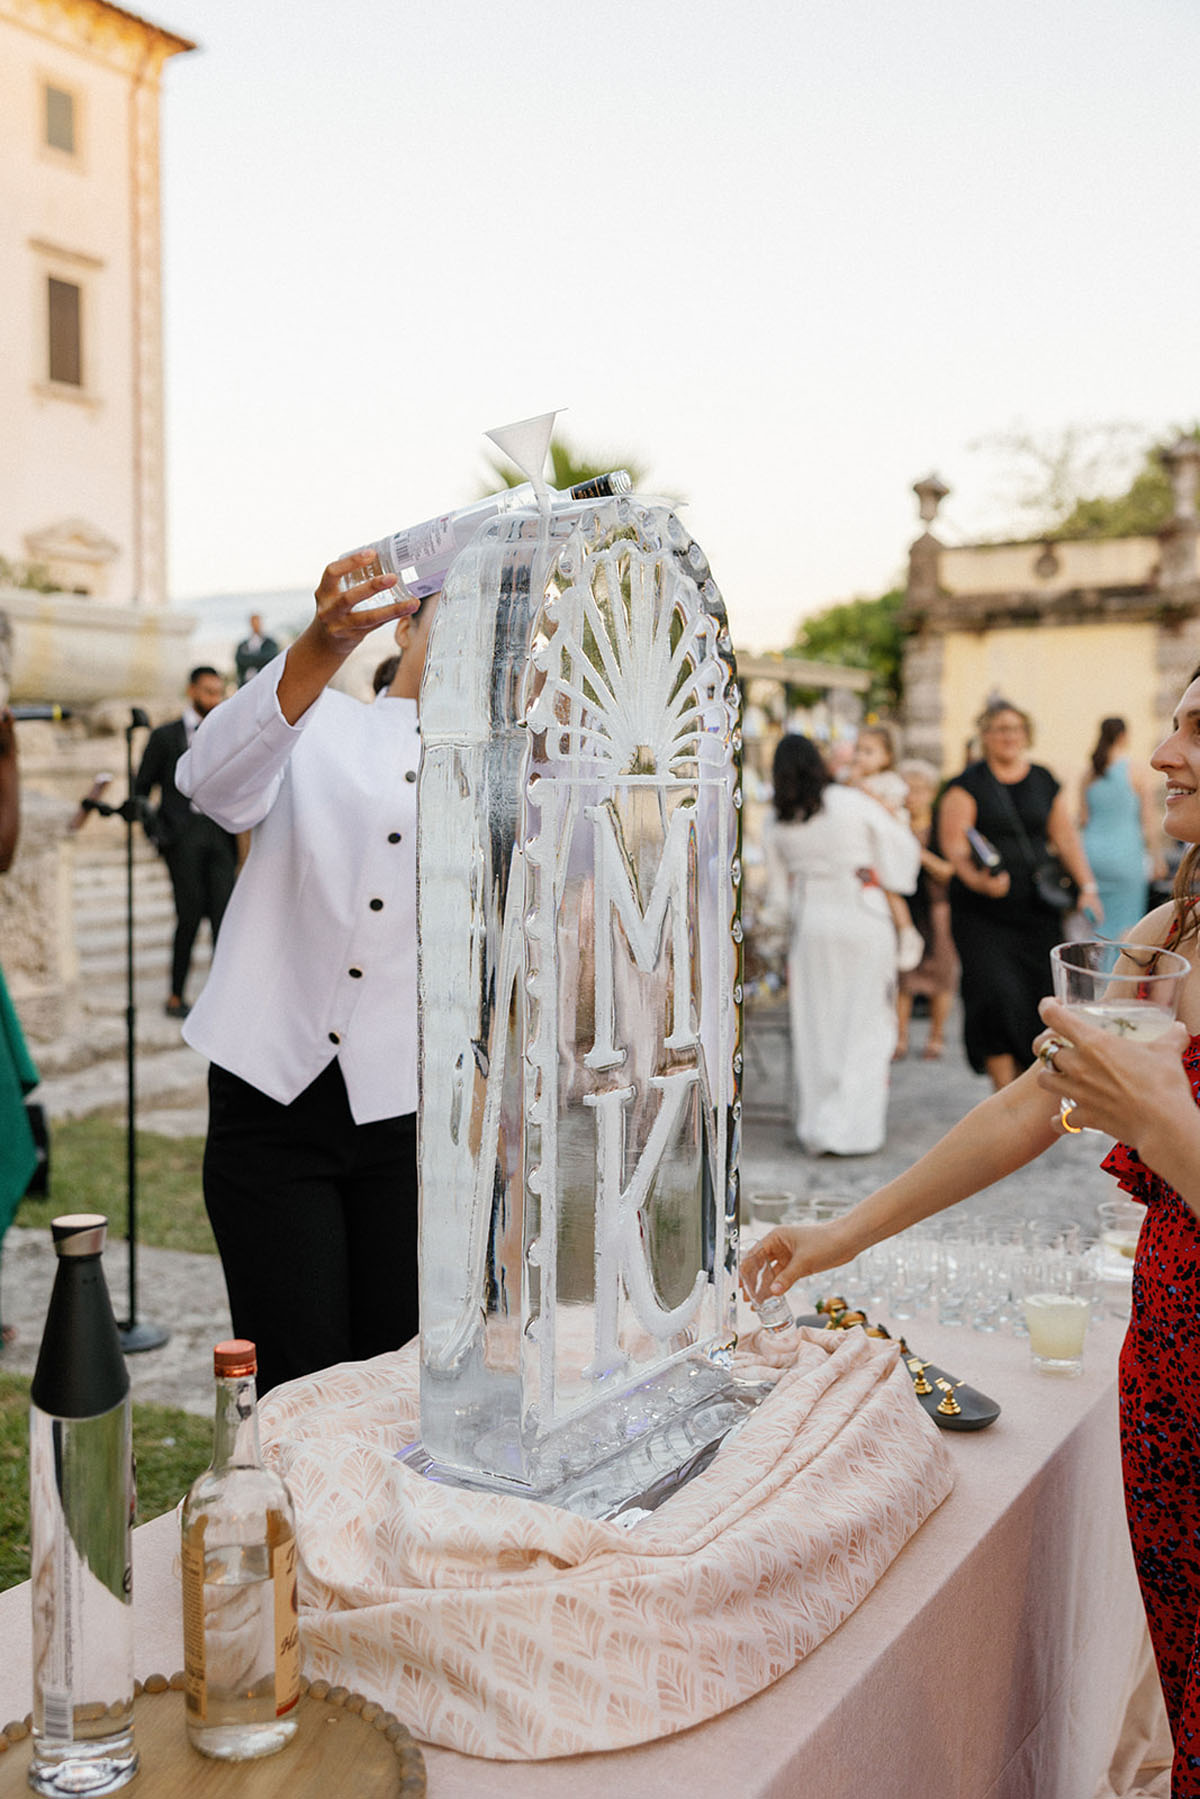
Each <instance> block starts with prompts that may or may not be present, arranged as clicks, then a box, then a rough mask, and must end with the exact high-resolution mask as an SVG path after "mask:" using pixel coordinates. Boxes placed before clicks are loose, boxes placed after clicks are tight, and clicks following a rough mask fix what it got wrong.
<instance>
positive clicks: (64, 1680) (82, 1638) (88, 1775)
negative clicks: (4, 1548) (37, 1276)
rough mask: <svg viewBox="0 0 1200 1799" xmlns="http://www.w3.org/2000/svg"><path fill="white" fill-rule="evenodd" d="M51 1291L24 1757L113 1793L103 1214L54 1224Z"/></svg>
mask: <svg viewBox="0 0 1200 1799" xmlns="http://www.w3.org/2000/svg"><path fill="white" fill-rule="evenodd" d="M50 1229H51V1233H52V1235H53V1238H54V1248H55V1251H56V1253H57V1255H58V1267H57V1270H56V1273H55V1279H54V1290H53V1292H52V1294H51V1296H50V1308H49V1311H48V1312H47V1315H46V1328H45V1331H44V1333H43V1336H42V1345H41V1349H40V1350H39V1352H38V1360H37V1370H36V1372H35V1374H34V1377H33V1385H32V1388H31V1392H30V1399H31V1404H30V1415H29V1529H30V1552H31V1583H30V1584H31V1592H32V1599H33V1758H32V1762H31V1764H30V1769H29V1784H30V1786H31V1787H32V1788H33V1789H34V1791H35V1792H38V1793H49V1794H68V1793H75V1794H78V1793H111V1792H114V1791H115V1790H116V1788H117V1787H121V1786H124V1784H125V1782H126V1781H127V1780H131V1779H132V1778H133V1776H134V1775H135V1774H136V1773H137V1766H138V1758H137V1751H136V1749H135V1748H134V1744H133V1581H132V1571H131V1570H132V1558H131V1554H130V1549H131V1543H130V1533H131V1529H132V1524H133V1509H134V1488H133V1437H132V1415H131V1411H130V1404H129V1373H128V1370H127V1368H126V1366H125V1358H124V1356H123V1355H122V1353H121V1344H120V1339H119V1337H118V1335H117V1325H116V1320H115V1319H114V1317H113V1310H112V1303H111V1301H110V1300H109V1296H108V1287H107V1284H106V1283H105V1279H104V1269H103V1266H102V1265H101V1260H100V1256H101V1252H102V1250H103V1248H104V1237H105V1232H106V1230H107V1220H106V1219H105V1218H103V1217H102V1216H101V1215H99V1214H98V1213H91V1212H81V1213H74V1214H71V1215H68V1216H66V1217H63V1218H56V1219H55V1220H54V1222H53V1224H52V1225H51V1227H50Z"/></svg>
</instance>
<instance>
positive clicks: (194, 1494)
mask: <svg viewBox="0 0 1200 1799" xmlns="http://www.w3.org/2000/svg"><path fill="white" fill-rule="evenodd" d="M257 1366H258V1358H257V1355H256V1352H255V1348H254V1344H253V1343H249V1342H247V1341H246V1340H245V1339H244V1338H235V1339H234V1340H233V1341H231V1342H228V1343H218V1344H217V1346H216V1348H215V1350H214V1351H213V1373H214V1375H215V1376H216V1385H217V1397H216V1418H215V1423H214V1428H213V1459H212V1464H211V1466H210V1467H209V1468H207V1469H206V1470H205V1471H204V1473H203V1474H201V1475H199V1476H198V1477H197V1478H196V1480H194V1481H193V1482H192V1486H191V1489H190V1490H189V1492H188V1495H187V1498H186V1499H185V1500H184V1502H183V1524H182V1534H183V1541H182V1550H181V1556H182V1562H183V1659H184V1672H185V1676H186V1683H187V1684H186V1691H185V1704H186V1717H187V1731H188V1738H189V1740H190V1742H191V1743H192V1746H193V1747H194V1748H196V1749H199V1750H200V1751H201V1753H202V1754H204V1755H211V1756H216V1757H217V1758H218V1759H220V1760H224V1761H248V1760H250V1759H251V1758H253V1757H255V1756H260V1755H274V1753H275V1751H276V1750H277V1749H282V1748H283V1746H284V1744H285V1743H287V1742H290V1740H291V1738H292V1737H293V1736H294V1735H295V1733H296V1709H295V1708H296V1702H297V1700H298V1699H299V1696H300V1628H299V1617H298V1612H297V1605H296V1524H295V1515H294V1513H293V1510H292V1501H291V1495H290V1494H289V1493H288V1490H287V1487H286V1486H285V1485H284V1483H283V1481H282V1480H281V1479H280V1478H279V1476H278V1475H277V1474H275V1473H273V1472H272V1471H271V1470H270V1469H269V1468H265V1467H264V1466H263V1459H262V1449H261V1448H260V1446H259V1439H258V1405H257V1399H256V1395H255V1386H254V1376H255V1373H256V1371H257Z"/></svg>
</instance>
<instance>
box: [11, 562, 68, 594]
mask: <svg viewBox="0 0 1200 1799" xmlns="http://www.w3.org/2000/svg"><path fill="white" fill-rule="evenodd" d="M0 587H21V588H27V589H28V590H29V591H30V592H32V593H59V592H61V589H60V588H59V585H58V583H57V581H52V580H51V578H50V571H49V569H47V568H43V567H42V564H41V563H40V562H10V561H9V559H8V557H7V556H0Z"/></svg>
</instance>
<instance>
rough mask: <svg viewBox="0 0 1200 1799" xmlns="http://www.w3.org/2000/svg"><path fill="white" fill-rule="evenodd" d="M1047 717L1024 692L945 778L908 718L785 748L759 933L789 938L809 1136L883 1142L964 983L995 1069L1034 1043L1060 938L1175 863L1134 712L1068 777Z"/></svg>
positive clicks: (836, 1147) (1002, 706) (804, 1131)
mask: <svg viewBox="0 0 1200 1799" xmlns="http://www.w3.org/2000/svg"><path fill="white" fill-rule="evenodd" d="M1032 744H1033V723H1032V720H1031V719H1030V718H1029V715H1028V714H1027V713H1026V712H1025V711H1023V710H1022V708H1021V707H1020V706H1018V705H1015V704H1014V703H1013V702H1011V701H1009V700H1006V699H994V700H992V701H990V702H989V703H988V705H987V706H986V707H985V708H984V710H983V712H982V713H981V714H980V716H979V718H978V719H977V720H976V734H975V738H974V741H973V744H972V746H971V753H970V754H969V757H968V760H967V762H966V765H965V766H964V767H963V768H962V769H961V771H959V772H957V773H955V774H953V775H952V776H951V777H950V778H949V779H948V780H943V779H942V778H941V777H940V776H939V773H938V771H937V770H936V769H935V768H934V767H933V765H932V764H931V763H928V762H924V761H921V760H920V759H917V758H908V759H904V758H900V757H899V756H898V754H897V749H896V741H895V737H894V734H893V732H892V731H891V729H890V727H888V726H887V725H883V724H868V725H865V726H864V727H863V728H862V729H861V730H860V731H859V733H858V736H857V738H856V739H855V740H853V741H852V742H851V743H849V744H846V743H843V744H840V745H838V746H836V748H835V749H833V750H831V749H830V747H829V746H822V745H820V744H818V743H817V742H816V741H815V740H813V739H812V738H809V737H806V736H802V735H798V734H789V735H787V736H785V737H783V738H782V739H781V740H780V742H779V744H778V745H777V748H776V751H775V757H774V764H773V796H772V815H771V816H770V818H769V819H768V821H767V825H766V828H765V831H764V839H763V853H764V858H765V863H766V877H767V880H766V893H765V898H764V901H763V905H762V909H761V912H760V915H759V917H758V919H757V920H756V921H755V924H756V929H755V932H754V935H755V937H756V938H757V940H758V944H760V945H766V946H767V947H768V949H769V948H770V946H771V945H779V946H783V948H784V953H785V954H786V965H787V992H788V1007H789V1018H790V1027H791V1048H792V1073H793V1080H794V1087H795V1092H794V1120H795V1132H796V1136H797V1138H798V1140H799V1142H800V1144H801V1146H802V1148H804V1149H805V1150H806V1151H808V1153H809V1154H812V1155H822V1154H825V1155H862V1154H868V1153H870V1152H871V1151H873V1150H877V1149H879V1148H881V1147H882V1145H883V1142H884V1138H885V1132H886V1122H887V1096H888V1084H889V1072H890V1065H891V1063H892V1062H893V1061H894V1060H896V1059H898V1058H900V1057H903V1056H906V1055H907V1054H908V1053H909V1048H910V1026H911V1022H912V1018H913V1015H914V1010H915V1009H917V1008H918V1007H919V1008H920V1009H921V1010H923V1011H924V1012H926V1013H927V1016H928V1021H929V1022H928V1030H927V1033H926V1035H925V1038H924V1042H923V1046H922V1054H923V1055H924V1056H925V1057H926V1058H927V1059H929V1060H936V1059H938V1058H939V1057H941V1056H942V1055H944V1054H945V1052H946V1048H947V1042H948V1037H947V1031H948V1026H949V1021H950V1017H951V1013H952V1010H953V1006H954V1000H955V996H956V994H960V995H961V1005H962V1037H963V1048H964V1051H965V1054H966V1057H967V1060H968V1062H969V1063H970V1065H971V1067H972V1068H973V1069H974V1070H975V1072H976V1073H978V1074H986V1075H987V1076H988V1078H989V1079H990V1081H991V1083H992V1086H993V1088H995V1089H999V1088H1001V1087H1004V1086H1007V1085H1008V1084H1009V1083H1010V1082H1011V1081H1013V1080H1015V1079H1016V1077H1017V1075H1018V1074H1019V1073H1020V1072H1021V1071H1022V1069H1024V1068H1026V1067H1028V1066H1029V1064H1030V1062H1031V1061H1032V1059H1033V1052H1032V1049H1031V1045H1032V1042H1033V1039H1034V1038H1035V1037H1036V1036H1037V1034H1038V1031H1039V1029H1040V1028H1041V1021H1040V1018H1039V1015H1038V1009H1037V1008H1038V1001H1039V1000H1040V999H1042V997H1043V996H1044V995H1045V994H1046V993H1047V991H1048V990H1049V985H1050V975H1049V955H1050V950H1051V949H1052V948H1053V946H1054V945H1055V944H1056V943H1059V942H1061V941H1063V939H1064V938H1066V937H1068V936H1071V935H1092V934H1103V935H1105V936H1110V937H1120V936H1122V935H1123V934H1124V933H1125V932H1126V931H1128V930H1129V929H1130V928H1131V927H1132V926H1133V925H1134V924H1135V923H1136V922H1137V920H1138V919H1139V918H1141V916H1142V915H1143V913H1144V912H1145V910H1146V906H1147V900H1148V894H1149V892H1150V890H1151V885H1152V883H1156V882H1159V881H1161V880H1162V879H1163V878H1164V877H1165V876H1166V874H1167V866H1166V863H1165V860H1164V857H1163V852H1162V847H1161V845H1162V837H1161V831H1160V829H1159V825H1158V819H1157V813H1156V809H1155V806H1154V801H1153V797H1152V792H1151V787H1150V783H1149V782H1148V781H1146V780H1143V779H1142V778H1141V777H1139V776H1135V775H1134V774H1133V773H1132V772H1131V770H1130V765H1129V756H1128V733H1127V730H1126V726H1125V722H1124V720H1122V719H1120V718H1106V719H1104V720H1102V721H1101V723H1100V725H1099V727H1098V731H1097V739H1096V743H1095V746H1094V748H1092V750H1091V753H1090V758H1089V761H1088V769H1087V774H1086V776H1085V778H1084V780H1083V781H1082V783H1081V785H1080V787H1079V789H1078V791H1076V792H1074V793H1068V792H1067V790H1066V789H1065V788H1064V787H1063V786H1062V784H1061V783H1060V781H1059V780H1058V778H1057V776H1056V775H1055V774H1054V773H1052V772H1051V770H1050V769H1048V768H1046V767H1044V766H1043V765H1042V764H1040V763H1038V762H1036V761H1035V760H1034V759H1033V755H1032Z"/></svg>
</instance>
